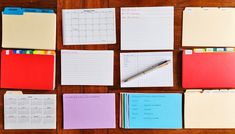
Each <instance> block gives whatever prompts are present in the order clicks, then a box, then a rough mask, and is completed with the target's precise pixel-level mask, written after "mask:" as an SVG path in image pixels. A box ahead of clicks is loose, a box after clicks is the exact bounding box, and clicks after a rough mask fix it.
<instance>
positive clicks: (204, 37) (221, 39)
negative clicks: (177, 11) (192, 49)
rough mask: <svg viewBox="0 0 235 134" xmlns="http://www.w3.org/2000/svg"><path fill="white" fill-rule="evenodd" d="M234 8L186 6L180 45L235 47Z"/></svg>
mask: <svg viewBox="0 0 235 134" xmlns="http://www.w3.org/2000/svg"><path fill="white" fill-rule="evenodd" d="M234 35H235V8H218V7H207V8H201V7H187V8H185V10H184V12H183V35H182V37H183V39H182V46H208V47H213V46H214V47H235V38H234Z"/></svg>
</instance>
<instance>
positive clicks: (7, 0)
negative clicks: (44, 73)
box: [0, 0, 235, 134]
mask: <svg viewBox="0 0 235 134" xmlns="http://www.w3.org/2000/svg"><path fill="white" fill-rule="evenodd" d="M5 6H20V7H37V8H53V9H55V10H56V13H57V61H56V62H57V65H56V73H57V74H56V90H55V91H23V92H24V93H42V94H44V93H55V94H57V129H56V130H8V131H6V130H4V129H3V128H4V127H3V125H4V124H3V95H4V93H5V91H6V90H5V89H2V90H0V134H143V133H144V134H234V133H235V129H211V130H210V129H179V130H157V129H152V130H139V129H138V130H137V129H136V130H127V129H120V128H119V126H118V123H119V93H120V92H122V91H123V92H151V93H155V92H180V93H182V92H183V89H182V86H181V85H182V84H181V62H182V60H181V40H182V39H181V38H182V36H181V35H182V11H183V9H184V8H185V7H186V6H216V7H217V6H219V7H220V6H222V7H235V1H234V0H0V9H1V10H2V9H3V7H5ZM142 6H175V10H174V12H175V13H174V14H175V15H174V16H175V18H174V48H175V49H174V51H173V52H174V87H172V88H127V89H120V68H119V66H120V62H119V60H120V57H119V53H120V52H125V51H120V7H142ZM101 7H104V8H105V7H114V8H116V28H117V32H116V34H117V43H116V44H115V45H84V46H63V44H62V21H61V20H62V17H61V10H62V9H70V8H72V9H74V8H101ZM1 20H2V19H1V17H0V25H1V24H2V23H1ZM0 31H2V30H1V27H0ZM0 34H1V32H0ZM0 41H1V35H0ZM61 49H74V50H114V51H115V55H114V61H115V63H114V86H110V87H105V86H61V84H60V81H61V74H60V63H61V61H60V50H61ZM141 52H143V51H141ZM106 92H112V93H116V124H117V128H116V129H99V130H63V104H62V95H63V93H106Z"/></svg>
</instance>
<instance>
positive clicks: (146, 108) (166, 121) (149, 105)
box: [120, 93, 182, 129]
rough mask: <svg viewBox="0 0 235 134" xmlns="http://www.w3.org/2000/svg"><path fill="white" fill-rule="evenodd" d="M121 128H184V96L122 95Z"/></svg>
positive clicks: (178, 94)
mask: <svg viewBox="0 0 235 134" xmlns="http://www.w3.org/2000/svg"><path fill="white" fill-rule="evenodd" d="M120 113H121V118H120V120H121V121H120V122H121V123H120V127H121V128H130V129H138V128H140V129H154V128H159V129H177V128H182V94H180V93H121V111H120Z"/></svg>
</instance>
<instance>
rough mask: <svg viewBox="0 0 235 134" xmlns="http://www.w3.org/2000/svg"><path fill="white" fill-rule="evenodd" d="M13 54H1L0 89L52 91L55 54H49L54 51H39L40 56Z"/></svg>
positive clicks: (9, 51) (19, 52)
mask: <svg viewBox="0 0 235 134" xmlns="http://www.w3.org/2000/svg"><path fill="white" fill-rule="evenodd" d="M15 52H17V51H15V50H14V51H13V50H2V52H1V88H13V89H14V88H16V89H38V90H53V89H54V82H55V53H51V52H54V51H50V53H46V52H49V51H40V53H42V54H35V53H34V52H35V51H34V52H33V51H32V53H29V54H25V53H22V52H23V51H22V50H18V52H17V53H15ZM38 52H39V51H38ZM33 53H34V54H33Z"/></svg>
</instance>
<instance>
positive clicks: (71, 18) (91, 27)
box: [62, 8, 116, 45]
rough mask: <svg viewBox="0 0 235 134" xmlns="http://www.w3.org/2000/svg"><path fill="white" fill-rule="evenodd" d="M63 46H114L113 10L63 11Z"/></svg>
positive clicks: (114, 23) (114, 25)
mask: <svg viewBox="0 0 235 134" xmlns="http://www.w3.org/2000/svg"><path fill="white" fill-rule="evenodd" d="M62 24H63V44H64V45H89V44H115V43H116V22H115V8H99V9H63V10H62Z"/></svg>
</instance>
